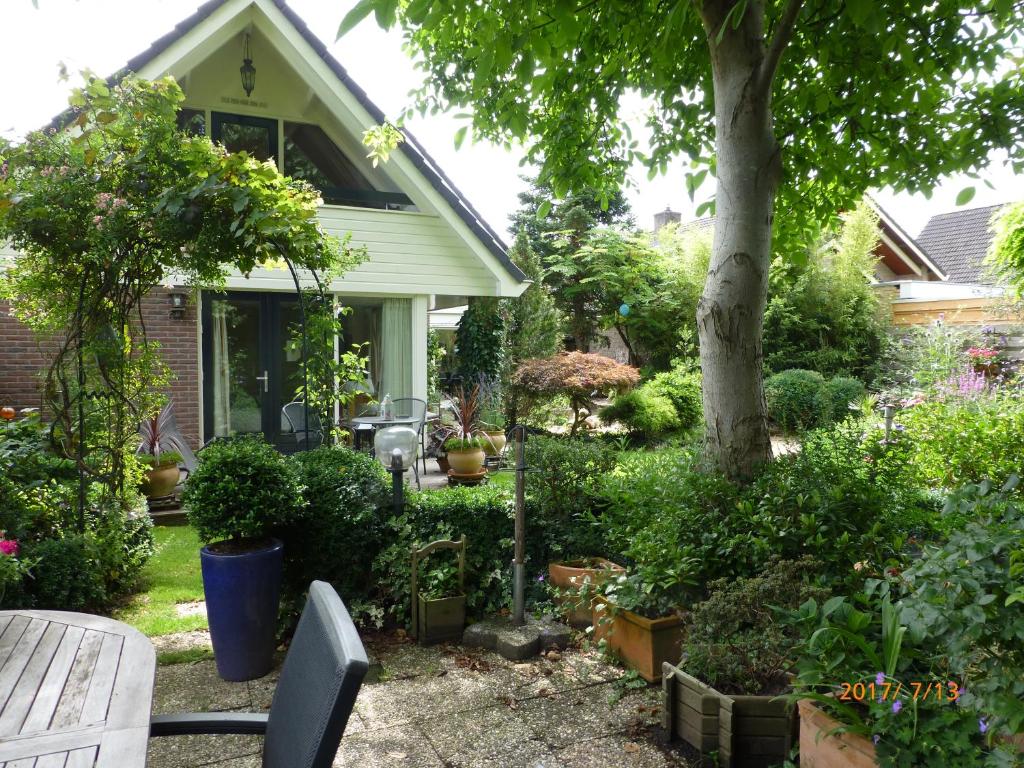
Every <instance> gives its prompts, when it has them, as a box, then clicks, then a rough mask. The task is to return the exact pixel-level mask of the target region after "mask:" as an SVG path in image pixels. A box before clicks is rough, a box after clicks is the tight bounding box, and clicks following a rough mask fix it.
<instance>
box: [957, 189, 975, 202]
mask: <svg viewBox="0 0 1024 768" xmlns="http://www.w3.org/2000/svg"><path fill="white" fill-rule="evenodd" d="M975 191H976V190H975V189H974V187H964V188H963V189H961V190H960V194H958V195H957V196H956V204H957V205H967V204H968V203H969V202H971V200H973V199H974V193H975Z"/></svg>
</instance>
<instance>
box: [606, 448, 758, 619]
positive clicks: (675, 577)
mask: <svg viewBox="0 0 1024 768" xmlns="http://www.w3.org/2000/svg"><path fill="white" fill-rule="evenodd" d="M600 493H601V498H602V499H603V501H604V503H605V505H606V507H605V509H604V510H603V512H602V514H601V517H600V523H601V529H602V531H603V534H604V554H605V555H606V556H608V557H609V558H610V559H612V560H615V561H617V562H619V563H620V564H622V565H625V566H627V567H628V568H629V569H630V576H628V577H627V578H626V579H623V580H620V581H618V582H617V583H614V584H613V585H612V586H613V587H614V589H613V597H614V600H615V602H616V603H617V604H619V605H621V606H622V607H624V608H628V609H629V610H635V611H637V612H639V613H643V614H657V613H664V612H665V609H671V608H675V607H680V606H684V605H686V604H687V603H689V602H692V601H693V599H695V598H698V597H699V596H700V594H701V587H702V585H703V584H704V583H706V582H709V581H711V580H713V579H715V578H718V577H721V576H727V575H728V576H732V575H738V574H740V573H744V572H745V570H744V568H745V566H744V565H743V562H742V561H743V559H744V555H743V553H744V552H745V551H746V549H747V548H748V547H746V546H745V545H744V544H743V542H744V539H745V538H746V534H745V533H744V528H745V523H744V522H743V521H740V520H737V519H736V513H737V510H738V505H737V501H738V499H739V489H738V488H737V487H736V486H735V485H733V484H732V483H730V482H729V481H728V480H726V479H725V478H724V477H722V476H721V475H719V474H717V473H715V472H713V471H705V469H704V468H703V467H701V466H700V463H699V461H698V459H697V455H696V452H694V451H689V450H685V449H671V450H662V451H657V452H635V453H630V454H627V455H626V456H624V457H623V459H622V460H621V461H620V463H619V466H618V467H617V468H616V469H615V470H614V471H613V472H610V473H607V474H606V475H605V476H604V477H603V478H602V479H601V484H600Z"/></svg>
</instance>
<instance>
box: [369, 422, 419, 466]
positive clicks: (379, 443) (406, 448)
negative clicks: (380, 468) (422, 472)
mask: <svg viewBox="0 0 1024 768" xmlns="http://www.w3.org/2000/svg"><path fill="white" fill-rule="evenodd" d="M418 443H419V433H418V432H417V431H416V430H415V429H413V428H412V427H405V426H397V427H388V428H386V429H378V430H377V434H376V435H374V436H373V449H374V451H375V452H376V454H377V458H378V459H379V460H380V463H381V464H383V465H384V466H385V467H387V468H388V469H391V461H392V456H393V455H394V452H395V450H396V449H397V450H398V451H399V455H400V456H401V458H402V469H403V470H406V469H409V468H410V467H411V466H412V464H413V462H414V461H416V447H417V445H418Z"/></svg>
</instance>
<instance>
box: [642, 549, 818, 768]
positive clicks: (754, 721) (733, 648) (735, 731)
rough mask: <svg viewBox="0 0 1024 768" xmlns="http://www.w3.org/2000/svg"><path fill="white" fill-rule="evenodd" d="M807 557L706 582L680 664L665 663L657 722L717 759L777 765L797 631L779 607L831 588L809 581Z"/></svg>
mask: <svg viewBox="0 0 1024 768" xmlns="http://www.w3.org/2000/svg"><path fill="white" fill-rule="evenodd" d="M816 570H817V569H816V567H815V563H814V562H813V561H812V560H810V559H809V558H807V559H804V560H801V561H798V562H793V561H784V562H780V563H777V564H774V565H772V566H770V567H769V568H768V569H766V570H765V572H764V575H761V576H755V577H752V578H741V579H735V580H728V579H720V580H718V581H715V582H712V583H711V584H710V585H709V592H710V596H709V597H708V599H707V600H705V601H704V602H702V603H700V604H698V605H697V606H696V607H694V609H693V610H692V611H691V612H690V614H689V615H688V617H687V627H688V631H687V635H686V640H685V642H684V645H683V654H682V660H681V661H680V662H679V665H678V667H676V666H673V665H671V664H667V663H666V664H665V665H664V668H663V671H664V677H663V679H662V722H663V725H664V726H665V729H666V731H667V732H668V733H669V735H670V737H679V738H682V739H684V740H685V741H686V742H688V743H689V744H690V745H691V746H693V747H694V748H695V749H698V750H700V751H701V752H717V754H718V760H719V764H720V765H721V766H723V768H730V766H739V765H742V766H754V765H763V766H768V765H778V764H780V763H782V762H783V761H784V760H785V759H786V758H787V757H788V756H789V752H790V749H791V748H792V745H793V743H794V741H795V738H794V737H795V735H796V725H797V718H796V709H795V707H794V706H793V704H792V703H791V702H787V701H786V700H784V699H780V698H779V695H780V694H784V693H788V692H789V691H790V670H791V668H792V666H793V665H794V663H795V656H796V647H797V645H798V644H799V643H800V640H801V638H800V632H799V630H798V629H797V628H796V627H795V626H794V625H793V624H792V623H789V622H786V621H785V620H784V619H785V613H786V612H788V611H795V610H797V609H798V608H799V606H800V605H802V604H804V603H805V602H806V601H807V600H818V601H822V600H825V599H827V598H828V596H829V592H828V590H827V589H825V588H822V587H817V586H814V585H813V584H811V583H808V582H809V579H811V578H812V577H813V575H814V573H815V572H816Z"/></svg>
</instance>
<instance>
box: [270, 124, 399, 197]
mask: <svg viewBox="0 0 1024 768" xmlns="http://www.w3.org/2000/svg"><path fill="white" fill-rule="evenodd" d="M284 173H285V175H286V176H291V177H292V178H296V179H302V180H304V181H308V182H309V183H310V184H312V185H313V186H314V187H316V188H317V189H318V190H320V195H321V196H322V197H323V199H324V202H325V203H328V204H329V205H352V206H357V207H360V208H384V209H390V208H394V209H402V210H414V206H413V202H412V200H410V199H409V197H408V196H407V195H405V194H403V193H401V192H381V191H378V190H375V189H374V188H373V186H372V185H371V184H370V182H369V181H368V180H367V179H366V177H365V176H364V175H363V174H362V173H360V171H359V169H358V168H356V166H355V165H354V164H353V163H352V161H351V160H349V159H348V158H347V157H345V154H344V153H343V152H342V151H341V150H340V149H339V148H338V145H337V144H335V143H334V142H333V141H332V140H331V138H330V137H329V136H328V135H327V134H326V133H325V132H324V130H323V129H322V128H321V127H320V126H318V125H312V124H310V123H291V122H287V121H286V122H285V124H284Z"/></svg>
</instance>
